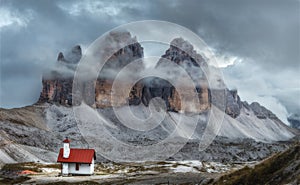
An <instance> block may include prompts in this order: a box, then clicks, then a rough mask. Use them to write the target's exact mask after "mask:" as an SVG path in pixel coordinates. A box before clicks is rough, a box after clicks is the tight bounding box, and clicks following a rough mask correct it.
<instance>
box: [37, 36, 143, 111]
mask: <svg viewBox="0 0 300 185" xmlns="http://www.w3.org/2000/svg"><path fill="white" fill-rule="evenodd" d="M107 39H108V40H109V42H110V43H111V45H108V46H107V48H106V50H111V49H112V48H111V47H113V46H114V44H119V43H120V42H133V44H130V45H128V46H126V47H124V48H122V49H120V50H119V51H117V52H116V53H114V54H113V55H112V56H111V57H110V58H109V59H108V60H107V62H106V63H105V65H104V66H103V69H102V71H101V72H100V74H101V75H100V76H99V77H98V78H97V80H92V81H91V80H87V81H85V82H84V83H83V84H82V86H83V87H82V89H84V91H85V92H83V93H85V94H88V96H90V97H94V101H90V100H87V101H88V102H86V103H87V104H89V105H91V106H94V107H96V108H104V107H111V106H112V105H119V106H121V105H124V104H126V103H127V101H128V102H129V104H131V105H137V104H139V103H140V102H141V92H142V87H143V86H142V85H141V84H139V83H137V84H136V85H135V86H134V87H133V88H132V91H131V92H130V95H129V98H128V99H126V98H125V97H126V95H124V94H120V95H117V96H115V99H114V101H115V102H112V100H111V92H112V84H113V80H114V78H115V76H116V74H117V73H118V71H120V70H121V69H122V68H123V67H124V66H126V65H127V64H129V63H130V62H132V61H134V60H136V59H140V58H142V57H143V48H142V47H141V45H140V44H139V43H137V42H136V38H135V37H131V35H130V33H129V32H123V33H120V32H116V33H115V32H112V33H110V35H109V37H108V38H107ZM81 57H82V51H81V47H80V46H78V45H77V46H75V47H73V48H72V50H71V51H70V52H69V53H68V54H67V55H66V57H65V56H64V54H63V53H62V52H60V53H59V54H58V57H57V64H56V66H57V68H56V69H54V70H53V71H51V72H50V73H46V74H45V75H44V76H43V80H42V84H43V88H42V92H41V94H40V98H39V100H38V102H39V103H46V102H47V103H57V104H60V105H65V106H72V104H73V102H72V88H73V77H74V70H75V69H76V66H77V64H78V62H79V61H80V59H81ZM62 67H65V68H67V69H70V71H71V72H70V71H68V72H69V73H68V72H66V70H61V69H60V68H62ZM66 73H67V74H66Z"/></svg>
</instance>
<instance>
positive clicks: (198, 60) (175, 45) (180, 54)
mask: <svg viewBox="0 0 300 185" xmlns="http://www.w3.org/2000/svg"><path fill="white" fill-rule="evenodd" d="M162 58H166V59H169V60H171V61H173V62H175V63H177V64H187V65H189V66H190V65H193V66H199V64H200V65H201V64H202V63H205V60H204V59H203V57H202V56H201V55H200V54H198V53H197V52H196V50H194V47H193V45H192V44H191V43H189V42H188V41H186V40H184V39H183V38H175V39H173V40H172V41H171V43H170V48H169V49H168V50H167V51H166V53H165V54H164V55H163V56H162Z"/></svg>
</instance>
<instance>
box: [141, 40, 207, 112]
mask: <svg viewBox="0 0 300 185" xmlns="http://www.w3.org/2000/svg"><path fill="white" fill-rule="evenodd" d="M169 62H173V63H174V64H176V65H175V66H173V65H170V63H169ZM176 66H178V67H179V68H183V69H184V70H185V71H186V72H187V73H188V74H189V76H190V77H191V79H192V80H193V83H194V86H195V87H196V94H197V97H198V99H199V103H197V106H196V107H189V106H188V105H189V104H191V103H192V102H190V101H193V99H191V100H181V98H180V94H179V92H178V91H176V88H175V87H174V86H173V85H172V84H170V83H169V82H168V81H166V80H163V79H160V78H153V79H151V80H150V82H148V83H147V84H145V87H144V89H143V94H142V96H143V98H142V100H143V103H144V104H145V105H148V104H149V102H150V100H151V99H152V98H154V97H159V98H162V99H163V100H164V101H165V103H166V106H167V109H168V110H170V111H176V112H177V111H182V109H183V107H185V108H184V109H185V110H184V111H188V112H203V111H205V110H208V109H209V108H210V100H209V89H208V86H207V80H206V78H205V75H204V72H203V71H202V67H206V66H207V64H206V62H205V60H204V59H203V57H202V56H201V55H199V54H197V53H196V51H195V50H194V48H193V46H192V45H191V44H190V43H189V42H187V41H185V40H183V39H182V38H176V39H174V40H173V41H172V42H171V45H170V48H169V49H168V50H167V51H166V53H165V54H164V55H163V56H162V58H161V59H160V60H159V61H158V63H157V65H156V67H155V68H156V69H158V70H161V69H162V71H163V72H164V73H166V74H170V75H172V77H173V76H174V78H177V79H178V80H180V81H182V82H183V83H181V84H180V85H181V86H182V87H181V88H183V89H186V90H185V91H184V92H181V93H185V95H184V96H186V97H191V96H192V95H191V93H193V91H190V90H193V89H194V88H193V89H190V87H188V86H186V87H185V85H186V84H185V83H184V79H183V78H184V75H183V74H181V72H180V70H178V67H176ZM182 103H185V104H186V105H182Z"/></svg>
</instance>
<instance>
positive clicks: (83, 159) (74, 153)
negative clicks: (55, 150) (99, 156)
mask: <svg viewBox="0 0 300 185" xmlns="http://www.w3.org/2000/svg"><path fill="white" fill-rule="evenodd" d="M63 153H64V150H63V148H61V149H60V150H59V154H58V157H57V162H63V163H92V160H93V158H94V159H96V152H95V150H94V149H79V148H71V149H70V155H69V158H63Z"/></svg>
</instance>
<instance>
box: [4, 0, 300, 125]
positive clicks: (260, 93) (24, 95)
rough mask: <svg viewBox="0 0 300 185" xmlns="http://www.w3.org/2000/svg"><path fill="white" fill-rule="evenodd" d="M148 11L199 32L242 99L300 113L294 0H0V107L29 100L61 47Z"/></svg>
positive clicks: (298, 5)
mask: <svg viewBox="0 0 300 185" xmlns="http://www.w3.org/2000/svg"><path fill="white" fill-rule="evenodd" d="M149 19H151V20H164V21H170V22H173V23H176V24H179V25H182V26H185V27H186V28H188V29H190V30H192V31H193V32H195V33H196V34H198V35H199V36H200V37H201V38H202V39H203V40H204V41H205V42H206V43H207V44H208V45H209V47H211V48H212V49H213V51H214V52H215V54H216V56H217V58H218V59H219V60H220V61H221V63H222V64H223V65H222V66H223V73H224V77H225V81H226V83H227V85H228V86H229V87H230V88H237V89H238V91H239V94H240V96H241V98H242V99H243V100H247V101H248V102H252V101H258V102H260V103H261V104H263V105H264V106H265V107H267V108H269V109H271V110H272V111H273V112H275V113H276V114H277V115H279V116H280V118H281V119H282V120H283V121H284V122H286V118H285V117H286V116H287V115H288V114H290V113H300V80H299V79H300V54H299V53H300V21H299V20H300V1H299V0H207V1H201V0H197V1H193V0H188V1H184V0H170V1H168V0H165V1H163V0H152V1H146V0H145V1H139V0H137V1H130V0H129V1H121V0H120V1H112V0H108V1H93V0H90V1H89V0H86V1H82V0H78V1H76V0H74V1H67V0H66V1H63V0H61V1H57V0H43V1H40V0H26V1H18V0H0V52H1V53H0V61H1V66H0V67H1V68H0V69H1V78H0V83H1V84H0V85H1V89H0V107H4V108H12V107H21V106H24V105H30V104H32V103H34V102H35V101H36V100H37V99H38V96H39V93H40V90H41V76H42V72H43V70H47V68H49V66H51V65H53V64H54V63H55V60H56V58H57V53H58V52H59V51H67V50H68V49H69V48H71V47H72V46H74V45H76V44H80V45H82V46H83V48H86V47H87V46H88V45H89V44H90V43H91V42H92V41H94V40H95V39H96V38H97V37H99V36H100V35H102V34H103V33H104V32H107V31H109V30H110V29H112V28H114V27H116V26H119V25H121V24H125V23H129V22H131V21H140V20H149Z"/></svg>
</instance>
